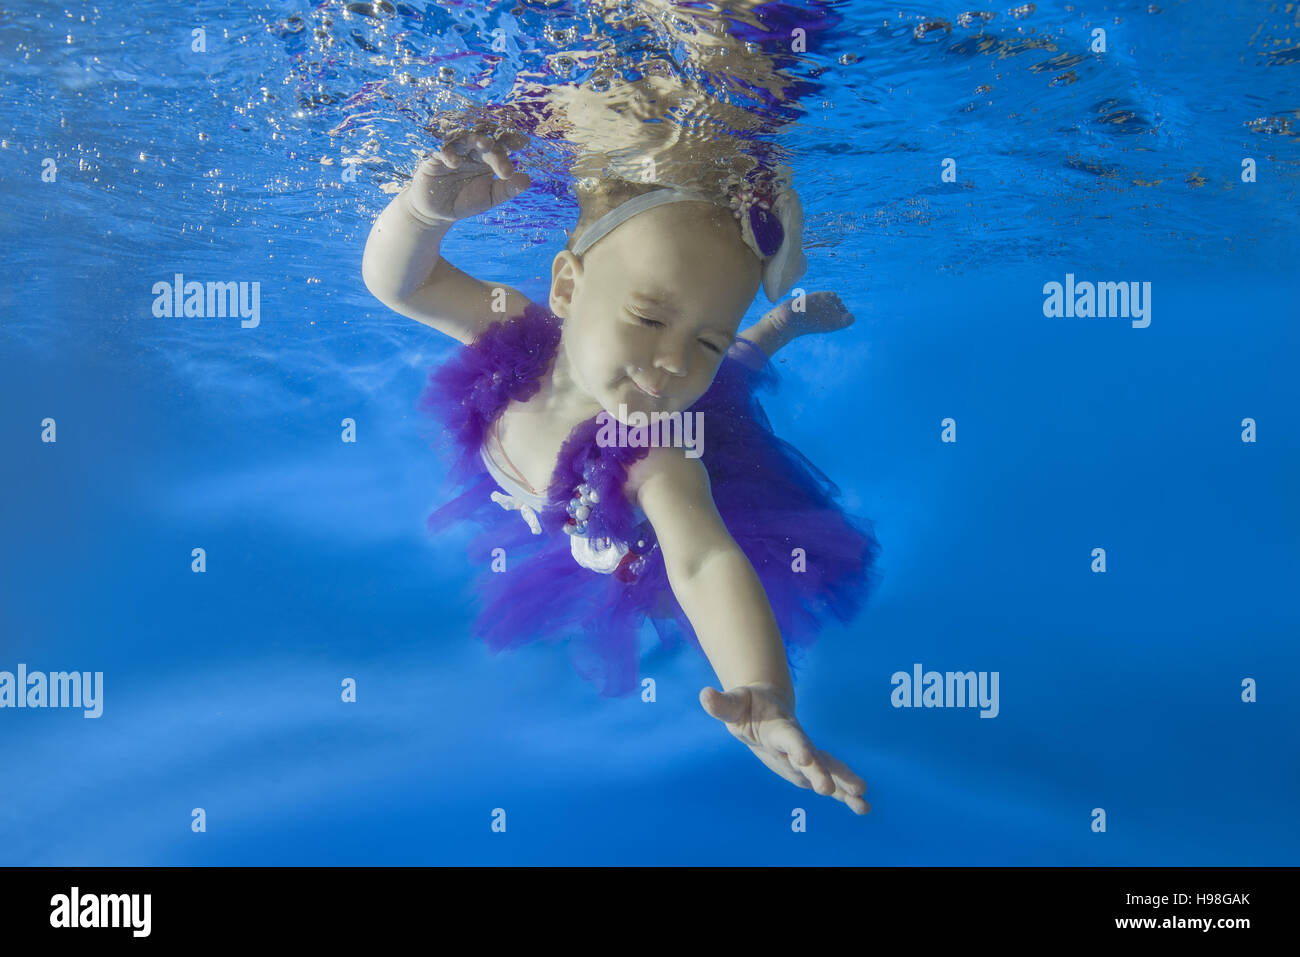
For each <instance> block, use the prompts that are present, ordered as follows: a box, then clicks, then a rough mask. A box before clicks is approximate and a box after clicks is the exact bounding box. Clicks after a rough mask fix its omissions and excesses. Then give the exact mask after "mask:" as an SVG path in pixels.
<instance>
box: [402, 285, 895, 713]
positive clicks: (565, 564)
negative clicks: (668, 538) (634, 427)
mask: <svg viewBox="0 0 1300 957" xmlns="http://www.w3.org/2000/svg"><path fill="white" fill-rule="evenodd" d="M560 330H561V320H560V319H559V318H557V317H556V316H555V315H554V314H553V313H551V311H550V310H549V309H547V308H545V307H544V306H542V305H539V304H537V303H532V304H530V305H529V306H528V307H527V308H526V309H525V311H524V313H523V314H522V315H520V316H516V317H513V318H511V319H508V320H505V321H502V322H499V323H496V324H495V325H493V326H491V327H490V328H489V329H488V330H487V331H486V332H484V333H483V334H482V335H481V336H479V338H478V339H476V340H475V342H474V343H473V345H471V346H457V347H456V351H455V353H454V354H453V355H452V357H451V358H450V359H448V360H447V361H446V362H444V363H443V364H442V365H440V366H438V367H436V368H435V369H433V370H431V371H430V374H429V379H428V383H427V386H426V388H425V390H424V393H423V394H422V395H421V397H420V401H419V403H418V409H419V410H420V411H421V412H422V413H424V414H425V415H427V416H429V417H430V422H431V426H432V428H431V431H430V433H429V435H428V438H429V440H430V441H431V442H433V443H435V444H436V445H438V446H440V447H450V451H451V455H452V459H453V461H452V464H451V468H450V471H449V474H448V476H447V483H446V487H445V497H446V498H447V499H448V501H446V503H445V504H444V505H442V506H441V507H440V508H438V509H437V510H436V511H435V512H434V513H433V514H432V515H430V516H429V519H428V528H429V531H430V532H431V533H432V534H434V535H437V534H438V533H439V532H442V531H444V530H446V529H448V528H449V527H451V526H453V525H454V524H456V523H461V522H469V523H472V524H473V525H476V526H477V527H478V531H477V532H476V534H474V535H473V536H472V537H471V540H470V542H469V546H468V554H467V559H468V561H469V564H470V567H471V568H473V569H476V570H477V571H476V573H475V586H474V587H475V593H476V595H477V598H478V612H477V617H476V619H475V621H474V624H473V626H472V627H473V631H474V633H475V634H476V635H477V636H478V637H479V638H480V639H481V640H483V641H484V642H486V644H487V645H488V647H489V648H491V649H492V650H493V651H500V650H502V649H506V648H518V647H520V646H522V645H527V644H531V643H533V642H546V643H552V644H559V643H564V644H566V645H567V648H568V652H569V656H570V660H571V661H572V663H573V666H574V668H575V669H576V670H577V672H578V673H579V674H580V675H581V676H582V677H583V678H584V679H586V680H588V681H590V682H592V683H593V684H595V685H596V686H597V687H598V688H599V689H600V692H601V694H603V695H607V696H620V695H625V694H628V693H630V692H632V691H633V690H635V689H636V688H637V687H638V686H639V678H640V676H639V674H638V664H639V662H638V644H637V641H638V637H639V635H640V632H641V629H642V626H643V625H644V623H645V621H646V620H647V619H648V620H649V621H650V622H652V623H653V626H654V629H655V632H656V633H657V634H658V637H659V640H660V642H661V643H662V645H663V646H664V647H665V648H668V649H673V648H676V647H678V646H680V645H681V644H682V643H686V644H690V645H691V646H693V647H695V648H696V649H700V644H699V640H698V638H697V637H696V634H695V631H694V628H693V627H692V626H691V623H690V621H689V620H688V619H687V617H686V615H685V613H684V612H683V611H682V608H681V606H680V604H678V602H677V600H676V598H675V597H674V596H673V593H672V589H671V588H670V587H669V584H668V576H667V572H666V570H665V567H664V561H663V554H662V552H661V551H660V550H659V548H658V547H657V541H656V539H655V535H654V529H653V527H652V526H651V525H650V523H649V522H648V521H647V520H645V519H644V518H643V517H641V516H639V515H638V514H636V513H635V512H634V508H633V506H632V504H631V503H630V502H629V501H628V500H627V498H626V494H625V493H624V491H623V486H624V483H625V482H626V479H627V470H628V468H629V467H630V466H631V465H632V464H633V463H634V462H636V461H637V460H638V459H639V458H641V457H643V456H644V455H646V454H647V452H648V450H647V449H646V448H632V447H626V446H608V445H606V446H602V445H601V444H599V443H598V442H597V433H598V432H599V431H600V428H601V425H602V424H603V422H604V418H605V413H601V414H600V415H599V416H595V417H593V418H591V419H588V420H587V421H586V422H583V423H580V424H579V425H578V426H576V427H575V428H574V430H573V431H572V433H570V435H569V438H568V439H567V440H566V442H565V443H564V445H563V446H562V448H561V450H560V454H559V458H558V461H557V463H556V467H555V470H554V472H553V473H552V479H551V483H550V486H549V488H548V490H547V493H548V494H547V504H546V506H545V507H544V508H542V509H540V510H539V511H537V513H536V517H537V520H538V522H539V523H540V525H541V528H542V534H540V535H536V534H533V532H532V531H531V530H530V528H529V526H528V524H527V523H526V522H525V521H524V520H523V518H522V516H521V513H520V512H519V511H508V510H506V509H504V508H503V507H502V506H501V505H498V504H497V503H496V502H494V501H493V500H492V498H491V495H492V493H493V492H495V491H499V490H500V489H499V487H498V486H497V484H496V482H495V481H494V480H493V478H492V476H491V474H490V473H489V472H488V471H487V468H486V467H485V465H484V463H483V462H482V460H481V458H480V456H479V449H480V448H481V447H482V445H483V441H484V437H485V435H486V433H487V429H488V428H489V427H490V426H491V424H492V422H493V421H494V420H495V419H496V418H497V416H499V415H500V414H501V412H502V411H503V410H504V409H505V408H506V406H507V405H508V404H509V403H510V402H511V401H525V400H527V399H528V398H530V397H531V396H533V395H534V394H536V393H537V391H538V389H540V387H541V377H542V376H543V375H544V374H545V373H546V372H547V371H548V370H549V368H550V364H551V359H552V358H553V357H554V355H555V353H556V350H557V349H558V347H559V342H560ZM778 384H779V383H778V379H777V375H776V372H775V370H774V369H773V367H772V364H771V363H770V362H769V361H768V358H767V356H766V355H765V354H764V353H763V352H762V350H761V349H759V348H758V347H757V346H755V345H753V344H752V343H750V342H748V341H747V340H744V339H740V340H737V342H736V344H735V345H734V346H733V347H732V349H731V350H730V351H729V352H728V353H727V355H726V357H725V358H724V359H723V361H722V365H721V366H720V368H719V370H718V374H717V376H716V377H715V378H714V381H713V384H712V385H711V386H710V388H709V390H708V391H707V392H706V393H705V394H704V395H703V396H702V397H701V398H700V399H699V401H698V402H696V404H695V405H694V406H692V407H691V409H690V412H691V413H695V412H703V413H704V422H705V441H704V443H703V455H702V457H701V460H702V462H703V464H704V466H705V467H706V468H707V470H708V473H709V480H710V484H711V486H712V490H713V498H714V502H715V504H716V505H717V509H718V512H719V514H720V515H721V517H722V520H723V521H724V522H725V523H726V526H727V529H728V531H729V532H730V533H731V535H732V537H733V538H734V539H735V540H736V543H737V544H738V545H739V546H740V548H741V550H742V551H743V552H744V553H745V556H746V557H747V558H748V559H749V561H750V563H751V564H752V565H753V566H754V570H755V571H756V572H757V573H758V577H759V580H760V581H761V582H762V584H763V588H764V590H765V591H766V593H767V597H768V600H769V602H770V603H771V606H772V611H773V614H774V616H775V618H776V622H777V625H778V626H779V627H780V630H781V636H782V639H783V641H784V643H785V648H786V660H787V663H788V664H789V666H790V669H791V673H792V675H796V674H797V670H798V665H799V653H800V652H801V650H802V649H804V648H806V647H807V646H809V645H810V644H812V642H813V641H814V639H815V638H816V635H817V632H818V631H819V629H820V627H821V624H822V622H824V621H826V620H827V619H828V618H829V617H834V618H835V619H836V620H838V621H840V622H841V623H845V624H847V623H848V622H850V621H851V620H852V619H853V618H854V617H855V616H856V615H857V614H858V612H859V611H860V610H861V608H862V607H863V606H864V605H865V604H866V602H867V601H868V598H869V596H870V594H871V592H872V591H873V590H874V588H875V585H876V583H877V580H878V577H879V575H878V572H877V571H876V569H875V561H876V556H877V553H878V551H879V545H878V544H877V542H876V540H875V537H874V534H873V531H872V525H871V522H870V521H868V520H866V519H861V518H854V517H852V516H850V515H848V514H846V513H845V512H844V510H843V509H842V508H841V507H840V506H839V505H838V504H837V502H836V499H837V498H838V497H839V489H838V488H836V486H835V484H834V483H833V482H831V481H830V479H828V478H827V477H826V476H825V475H824V474H823V473H822V472H821V471H820V470H819V469H818V468H817V467H816V466H815V465H813V464H812V463H811V462H809V461H808V459H806V458H805V457H804V456H803V455H802V454H801V453H800V452H799V451H798V450H797V449H796V448H794V446H792V445H790V444H789V443H788V442H786V441H784V440H783V439H780V438H778V437H777V436H776V435H775V434H774V433H773V432H772V428H771V426H770V425H769V423H768V420H767V416H766V414H765V413H764V412H763V409H762V407H761V406H760V405H759V403H758V401H757V399H756V398H755V395H754V392H755V390H756V389H757V388H768V389H775V388H776V387H777V385H778ZM584 484H585V486H587V487H590V488H591V489H594V490H596V491H597V492H598V493H599V496H598V502H599V505H598V506H594V507H593V508H592V512H591V515H590V517H589V518H587V519H586V534H587V535H588V536H590V537H593V540H599V539H601V537H607V538H612V539H615V540H617V541H618V542H622V543H626V546H627V547H628V549H629V551H628V553H627V555H626V556H625V557H624V559H623V561H622V563H621V564H620V565H619V567H618V569H617V571H615V572H612V573H602V572H598V571H593V570H591V569H590V568H586V567H583V566H582V565H580V564H578V562H577V561H576V560H575V558H574V555H573V552H572V550H571V546H570V541H569V538H570V536H569V535H567V534H565V533H564V530H563V526H564V525H565V524H569V525H571V526H572V525H573V523H574V519H573V517H572V514H571V512H570V509H569V506H570V501H571V499H572V497H573V496H574V495H575V487H577V486H581V485H584ZM638 519H640V520H639V521H638ZM495 549H502V550H503V551H502V552H495V551H494V550H495ZM797 549H801V550H802V552H798V551H796V550H797ZM503 556H504V560H505V562H506V566H505V568H506V570H505V571H504V572H501V571H493V570H492V565H493V560H494V558H496V559H498V560H500V559H501V558H502V557H503ZM449 558H450V556H449ZM701 653H703V652H702V649H701Z"/></svg>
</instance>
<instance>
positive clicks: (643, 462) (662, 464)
mask: <svg viewBox="0 0 1300 957" xmlns="http://www.w3.org/2000/svg"><path fill="white" fill-rule="evenodd" d="M625 488H626V491H627V495H628V498H629V499H631V500H632V501H633V502H636V503H637V504H638V505H640V506H641V507H642V508H643V509H646V511H647V513H648V512H649V510H650V509H649V508H647V499H651V500H653V499H657V498H666V497H677V498H678V499H679V500H685V499H690V498H693V497H694V496H696V495H699V494H701V493H707V492H708V490H709V473H708V470H707V469H706V468H705V467H704V463H703V461H702V460H701V459H699V458H691V457H689V456H687V455H686V452H685V450H684V449H680V448H674V447H673V446H667V445H663V446H651V447H650V448H649V449H648V450H647V452H646V454H645V455H644V456H643V457H642V458H640V459H637V461H636V462H634V463H632V466H631V467H630V468H629V469H628V470H627V483H626V485H625Z"/></svg>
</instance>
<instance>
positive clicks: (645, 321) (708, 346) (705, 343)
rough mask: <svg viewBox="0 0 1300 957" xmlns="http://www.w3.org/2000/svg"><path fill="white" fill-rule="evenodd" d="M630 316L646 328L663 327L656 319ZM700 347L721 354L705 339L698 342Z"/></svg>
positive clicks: (719, 350) (634, 314)
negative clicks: (638, 320)
mask: <svg viewBox="0 0 1300 957" xmlns="http://www.w3.org/2000/svg"><path fill="white" fill-rule="evenodd" d="M630 315H633V316H636V318H637V319H640V320H641V322H642V324H643V325H647V326H662V325H663V323H662V322H660V321H659V320H658V319H647V318H646V317H645V316H638V315H637V314H636V313H635V312H633V313H631V314H630ZM700 345H702V346H704V347H705V348H706V349H708V350H709V351H710V352H713V353H718V354H721V352H722V350H721V349H719V348H718V347H717V346H715V345H714V344H713V343H712V342H709V341H707V340H705V339H701V340H700Z"/></svg>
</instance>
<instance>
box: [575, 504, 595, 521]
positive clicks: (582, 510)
mask: <svg viewBox="0 0 1300 957" xmlns="http://www.w3.org/2000/svg"><path fill="white" fill-rule="evenodd" d="M590 515H591V509H589V508H587V506H585V505H579V506H578V507H577V508H576V509H574V512H573V517H574V518H576V519H577V520H578V521H580V522H585V521H586V520H587V518H588V517H589V516H590Z"/></svg>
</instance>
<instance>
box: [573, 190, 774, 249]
mask: <svg viewBox="0 0 1300 957" xmlns="http://www.w3.org/2000/svg"><path fill="white" fill-rule="evenodd" d="M664 186H665V184H663V183H640V182H633V181H630V180H625V179H619V178H617V177H606V178H603V179H597V180H587V181H585V182H584V181H579V182H578V184H575V186H574V194H575V195H576V196H577V197H578V222H577V223H576V224H575V225H574V227H573V229H572V231H570V233H569V240H568V242H566V243H565V244H564V248H565V249H567V250H568V251H569V252H573V249H574V247H575V246H576V245H577V244H578V241H579V240H580V239H582V234H583V233H584V232H585V231H586V230H587V229H589V228H590V227H591V225H592V224H593V223H594V222H596V220H598V219H600V218H601V217H602V216H604V215H605V214H606V213H608V212H610V211H611V210H614V209H617V208H618V207H619V206H622V205H623V204H624V203H626V202H627V201H628V200H629V199H634V198H635V197H637V196H642V195H644V194H645V193H650V192H653V191H654V190H657V189H663V188H664ZM728 213H729V210H727V209H725V208H724V207H722V206H717V207H713V208H711V209H705V210H703V211H697V212H696V213H694V214H692V217H693V219H694V220H697V221H699V222H701V223H703V222H708V221H712V222H715V223H718V224H722V223H724V222H729V221H730V219H731V217H730V216H729V215H728ZM734 238H735V240H736V242H737V243H741V242H742V240H741V238H740V233H739V230H738V229H737V230H736V232H735V235H734ZM745 248H746V249H748V247H745Z"/></svg>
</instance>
